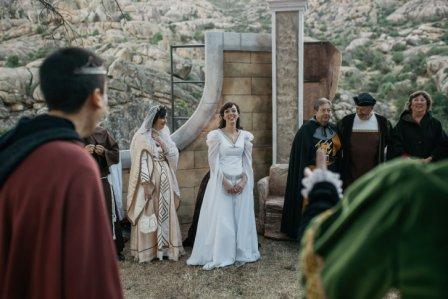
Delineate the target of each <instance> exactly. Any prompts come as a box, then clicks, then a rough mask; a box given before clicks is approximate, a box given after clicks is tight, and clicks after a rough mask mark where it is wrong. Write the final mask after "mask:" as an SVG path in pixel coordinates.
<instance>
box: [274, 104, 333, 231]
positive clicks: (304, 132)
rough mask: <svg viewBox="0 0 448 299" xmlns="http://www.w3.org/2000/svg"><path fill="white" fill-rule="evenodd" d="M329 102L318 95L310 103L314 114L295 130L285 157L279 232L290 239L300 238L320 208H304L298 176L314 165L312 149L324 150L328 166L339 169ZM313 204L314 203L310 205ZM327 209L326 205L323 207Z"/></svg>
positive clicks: (300, 182)
mask: <svg viewBox="0 0 448 299" xmlns="http://www.w3.org/2000/svg"><path fill="white" fill-rule="evenodd" d="M330 117H331V102H330V101H329V100H328V99H325V98H321V99H318V100H316V101H315V103H314V116H313V117H312V118H311V119H310V120H309V121H308V122H306V123H304V124H303V126H302V127H301V128H300V129H299V131H297V134H296V136H295V137H294V141H293V143H292V148H291V154H290V158H289V169H288V179H287V182H286V191H285V201H284V206H283V215H282V225H281V231H282V232H283V233H285V234H286V235H287V236H289V237H290V238H292V239H294V240H300V238H301V235H302V232H303V230H304V229H305V227H306V226H307V225H308V222H309V221H310V220H311V218H312V217H313V216H315V215H316V214H317V213H318V212H319V211H320V210H318V209H314V208H313V209H310V210H308V211H307V210H306V208H305V209H304V205H305V204H304V200H303V197H302V194H301V193H300V192H301V190H302V179H303V176H304V173H303V172H304V170H305V168H306V167H310V168H313V167H314V165H315V164H316V162H315V160H316V158H315V157H316V150H318V149H322V150H323V151H324V152H325V156H326V163H327V166H328V169H330V170H332V171H335V172H338V171H339V165H338V164H339V155H340V153H339V149H340V147H341V144H340V141H339V137H338V135H337V133H336V126H335V125H333V124H331V123H330ZM313 207H315V205H313ZM325 208H328V207H325Z"/></svg>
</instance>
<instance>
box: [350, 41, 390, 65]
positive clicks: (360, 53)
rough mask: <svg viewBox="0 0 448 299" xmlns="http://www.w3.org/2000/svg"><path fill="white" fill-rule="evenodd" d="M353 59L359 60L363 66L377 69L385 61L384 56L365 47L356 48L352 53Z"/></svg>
mask: <svg viewBox="0 0 448 299" xmlns="http://www.w3.org/2000/svg"><path fill="white" fill-rule="evenodd" d="M354 57H355V58H356V59H359V60H361V61H362V62H363V63H364V64H366V65H367V66H369V67H371V66H373V67H374V68H377V69H379V67H380V65H381V63H382V62H383V61H384V60H385V56H384V54H383V53H382V52H381V51H379V50H376V49H371V48H369V47H367V46H363V47H358V48H356V50H355V52H354Z"/></svg>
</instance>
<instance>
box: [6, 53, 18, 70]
mask: <svg viewBox="0 0 448 299" xmlns="http://www.w3.org/2000/svg"><path fill="white" fill-rule="evenodd" d="M19 65H20V59H19V56H17V55H11V56H8V58H7V59H6V63H5V66H6V67H18V66H19Z"/></svg>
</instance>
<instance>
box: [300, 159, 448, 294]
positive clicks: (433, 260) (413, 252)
mask: <svg viewBox="0 0 448 299" xmlns="http://www.w3.org/2000/svg"><path fill="white" fill-rule="evenodd" d="M307 172H308V177H307V178H306V179H305V180H304V182H303V185H304V187H305V188H304V190H303V193H304V196H307V197H308V199H309V202H310V205H311V204H313V202H322V201H323V200H331V198H334V197H336V196H338V193H337V192H336V191H335V190H336V189H337V187H336V186H335V184H332V183H329V181H328V180H326V179H325V175H322V173H324V174H326V175H327V176H328V175H329V174H328V173H330V174H331V172H329V171H327V170H326V169H325V163H323V164H322V163H321V164H320V167H319V168H318V169H317V170H315V171H314V172H311V171H309V170H308V171H307ZM319 173H320V174H319ZM447 178H448V161H447V160H445V161H442V162H438V163H433V164H425V163H422V162H421V161H418V160H400V159H397V160H394V161H392V162H390V163H386V164H382V165H380V166H378V167H377V168H375V169H374V170H372V171H371V172H369V173H367V174H366V175H364V176H363V177H361V178H360V179H359V180H357V181H356V182H355V183H354V184H353V185H351V187H350V188H348V190H347V191H346V193H345V194H344V197H343V199H342V200H341V201H340V202H339V204H338V205H336V206H335V207H334V208H333V209H331V210H328V211H326V212H324V213H322V214H320V215H319V216H317V217H316V218H314V219H313V221H312V223H311V224H310V225H309V226H308V229H307V230H306V232H305V235H304V237H303V239H302V250H301V257H300V261H301V266H302V270H303V272H304V280H303V282H304V284H305V289H306V296H307V298H344V299H350V298H356V299H362V298H369V299H374V298H383V296H384V295H386V294H387V293H388V291H389V290H390V289H392V288H395V289H398V290H399V291H400V294H401V297H402V298H440V299H442V298H448V270H447V269H448V233H447V232H446V227H447V224H448V217H447V216H446V213H447V211H448V184H446V180H447ZM306 180H308V183H307V181H306Z"/></svg>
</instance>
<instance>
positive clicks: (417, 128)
mask: <svg viewBox="0 0 448 299" xmlns="http://www.w3.org/2000/svg"><path fill="white" fill-rule="evenodd" d="M431 104H432V100H431V96H430V95H429V94H428V93H427V92H425V91H416V92H414V93H412V94H411V95H410V96H409V101H408V103H407V109H406V110H405V111H404V112H403V113H402V114H401V116H400V120H399V121H398V123H397V125H396V126H395V128H394V129H393V132H392V140H393V141H392V148H391V149H390V150H388V158H389V159H392V158H395V157H399V156H402V157H415V158H420V159H423V161H424V162H427V163H429V162H432V161H437V160H441V159H443V158H446V157H447V155H448V153H447V148H446V144H447V140H448V138H447V135H446V133H445V132H444V131H443V129H442V124H441V123H440V121H439V120H437V119H436V118H434V117H433V116H432V115H431V112H430V108H431Z"/></svg>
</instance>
